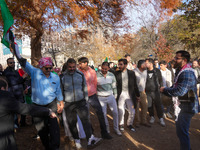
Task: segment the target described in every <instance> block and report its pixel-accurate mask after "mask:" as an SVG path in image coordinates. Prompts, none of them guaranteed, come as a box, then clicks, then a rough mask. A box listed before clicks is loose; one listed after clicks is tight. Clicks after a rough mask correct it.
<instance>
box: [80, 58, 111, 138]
mask: <svg viewBox="0 0 200 150" xmlns="http://www.w3.org/2000/svg"><path fill="white" fill-rule="evenodd" d="M78 62H79V67H80V68H79V70H80V71H81V72H83V74H84V76H85V79H86V84H87V88H88V97H89V98H88V103H89V104H90V105H91V106H92V107H93V108H94V110H95V111H96V114H97V117H98V119H99V123H100V128H101V136H102V138H103V139H111V138H112V137H111V136H110V134H109V133H108V132H107V130H106V124H105V118H104V115H103V111H102V107H101V104H100V102H99V99H98V97H97V75H96V72H95V70H93V69H92V68H90V67H89V66H88V62H89V60H88V58H86V57H81V58H79V59H78Z"/></svg>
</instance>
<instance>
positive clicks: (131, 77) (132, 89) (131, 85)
mask: <svg viewBox="0 0 200 150" xmlns="http://www.w3.org/2000/svg"><path fill="white" fill-rule="evenodd" d="M127 73H128V92H129V95H130V97H131V99H132V101H133V104H134V107H135V108H136V105H137V102H136V97H140V92H139V90H138V86H137V82H136V76H135V72H133V71H131V70H128V69H127ZM115 77H116V81H117V101H118V100H119V97H120V95H121V93H122V72H121V71H116V72H115Z"/></svg>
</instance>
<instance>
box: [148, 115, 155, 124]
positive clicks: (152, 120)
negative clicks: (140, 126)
mask: <svg viewBox="0 0 200 150" xmlns="http://www.w3.org/2000/svg"><path fill="white" fill-rule="evenodd" d="M149 122H150V123H151V124H153V123H154V122H155V118H154V117H153V116H151V119H150V121H149Z"/></svg>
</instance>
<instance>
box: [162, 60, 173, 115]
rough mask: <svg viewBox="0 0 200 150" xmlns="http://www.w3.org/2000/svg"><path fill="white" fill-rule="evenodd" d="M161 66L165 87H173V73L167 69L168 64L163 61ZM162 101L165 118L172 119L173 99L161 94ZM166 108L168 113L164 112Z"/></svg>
mask: <svg viewBox="0 0 200 150" xmlns="http://www.w3.org/2000/svg"><path fill="white" fill-rule="evenodd" d="M159 65H160V71H161V74H162V80H163V86H164V87H171V86H172V73H171V71H170V70H169V69H167V62H166V61H164V60H162V61H160V62H159ZM161 100H162V108H163V116H164V118H166V117H168V118H172V115H171V114H170V108H171V104H172V98H171V97H168V96H166V95H164V94H161ZM164 107H166V111H165V110H164Z"/></svg>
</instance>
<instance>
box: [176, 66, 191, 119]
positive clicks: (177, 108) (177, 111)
mask: <svg viewBox="0 0 200 150" xmlns="http://www.w3.org/2000/svg"><path fill="white" fill-rule="evenodd" d="M187 70H189V71H193V72H194V70H193V69H192V67H191V66H190V65H189V64H186V65H185V66H183V68H182V69H181V70H180V71H179V73H178V75H177V76H176V78H175V80H174V85H173V88H175V87H177V85H178V83H177V81H178V78H179V76H180V74H181V73H182V72H184V71H187ZM172 101H173V104H174V115H175V121H177V120H178V115H179V113H180V111H181V108H180V107H179V105H180V104H181V103H180V101H179V99H178V96H176V97H172Z"/></svg>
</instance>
